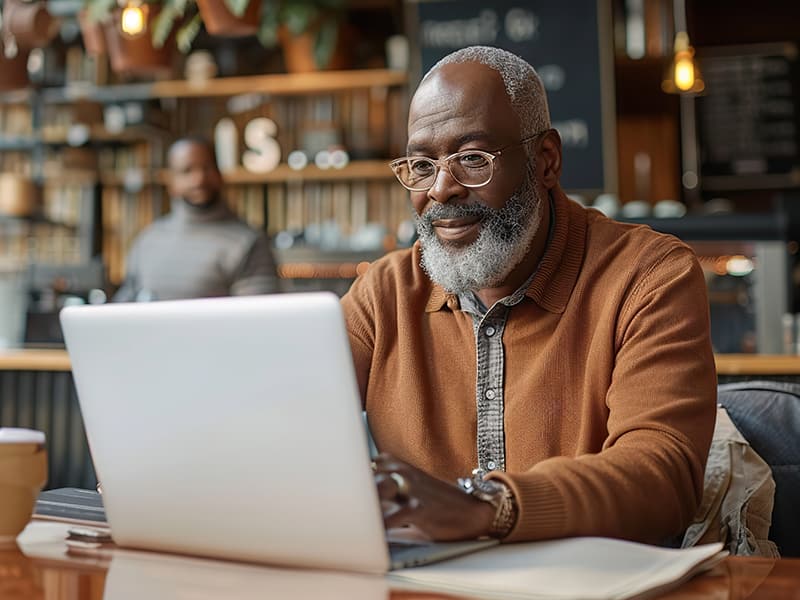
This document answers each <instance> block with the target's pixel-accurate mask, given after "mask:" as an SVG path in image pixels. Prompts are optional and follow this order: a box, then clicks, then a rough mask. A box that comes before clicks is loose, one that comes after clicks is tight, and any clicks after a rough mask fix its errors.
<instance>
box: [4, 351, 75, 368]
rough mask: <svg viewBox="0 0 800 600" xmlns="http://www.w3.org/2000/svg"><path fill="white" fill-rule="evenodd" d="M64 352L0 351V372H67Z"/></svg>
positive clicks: (68, 363)
mask: <svg viewBox="0 0 800 600" xmlns="http://www.w3.org/2000/svg"><path fill="white" fill-rule="evenodd" d="M69 370H70V362H69V356H68V355H67V352H66V350H39V349H36V350H34V349H25V350H0V371H69Z"/></svg>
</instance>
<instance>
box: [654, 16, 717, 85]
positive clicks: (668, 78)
mask: <svg viewBox="0 0 800 600" xmlns="http://www.w3.org/2000/svg"><path fill="white" fill-rule="evenodd" d="M705 88H706V84H705V83H704V82H703V78H702V76H701V75H700V68H699V67H698V65H697V61H696V60H695V58H694V48H692V46H691V45H690V44H689V34H688V33H686V32H685V31H678V32H677V33H676V34H675V47H674V54H673V57H672V60H671V61H670V63H669V67H668V69H667V72H666V73H665V75H664V79H663V81H662V82H661V89H662V90H664V91H665V92H667V93H668V94H698V93H700V92H702V91H703V90H704V89H705Z"/></svg>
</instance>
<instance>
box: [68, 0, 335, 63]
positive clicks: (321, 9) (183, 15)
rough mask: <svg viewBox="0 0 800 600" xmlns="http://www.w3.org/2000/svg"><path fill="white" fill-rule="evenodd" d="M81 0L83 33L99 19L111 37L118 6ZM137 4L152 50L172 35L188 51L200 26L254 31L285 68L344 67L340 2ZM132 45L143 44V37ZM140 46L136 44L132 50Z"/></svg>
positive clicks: (109, 0)
mask: <svg viewBox="0 0 800 600" xmlns="http://www.w3.org/2000/svg"><path fill="white" fill-rule="evenodd" d="M84 1H85V11H86V12H85V15H86V18H85V19H84V20H83V21H86V25H87V27H86V28H84V32H85V34H84V35H85V37H88V35H89V32H88V25H90V24H91V23H97V22H102V23H103V24H104V29H105V37H106V41H108V39H109V37H110V36H112V35H114V31H113V30H112V27H111V26H110V25H111V23H114V24H116V23H118V22H119V11H120V10H121V9H120V8H119V6H118V4H117V0H84ZM133 1H136V0H133ZM192 4H196V6H197V11H196V12H194V13H192V10H191V9H190V6H191V5H192ZM142 7H143V8H146V9H148V10H147V12H148V14H149V18H150V19H151V20H150V23H151V24H150V25H149V29H150V30H151V35H150V36H149V39H150V40H151V41H152V46H153V47H154V48H156V49H159V48H163V47H165V46H166V45H168V43H169V40H170V37H171V36H172V35H174V37H175V41H176V43H177V46H178V48H179V49H180V50H181V51H182V52H188V51H189V50H190V48H191V46H192V42H193V41H194V39H195V37H196V36H197V34H198V33H199V31H200V28H201V27H202V26H203V25H205V26H206V30H207V31H208V32H209V33H211V34H212V35H231V36H237V35H251V34H253V33H255V34H256V35H257V36H258V39H259V41H260V42H261V43H262V44H263V45H264V46H265V47H268V48H271V47H275V46H278V45H280V46H281V47H282V48H283V54H284V62H285V63H286V67H287V70H289V71H291V72H303V71H311V70H316V69H322V68H344V67H346V66H348V65H347V64H346V60H343V56H345V55H346V53H344V52H342V51H343V50H344V48H345V45H344V44H342V40H341V37H342V36H341V35H340V30H341V22H342V15H343V14H344V0H161V1H157V0H143V2H142ZM259 12H260V16H259ZM176 25H177V26H176ZM82 27H83V22H82ZM117 29H118V28H117ZM138 43H139V45H140V46H142V45H143V41H139V42H138ZM87 45H88V41H87ZM114 45H117V46H119V45H120V44H119V43H116V42H115V44H114ZM109 46H111V45H110V44H109ZM144 50H145V49H144V48H139V49H137V50H136V54H139V53H141V52H143V51H144ZM125 54H127V55H130V54H132V52H131V51H128V52H126V53H125ZM109 55H110V57H111V59H112V67H114V69H115V70H119V69H118V68H117V67H115V66H114V56H115V55H116V53H115V52H114V49H112V48H111V47H109ZM117 62H118V63H119V61H117Z"/></svg>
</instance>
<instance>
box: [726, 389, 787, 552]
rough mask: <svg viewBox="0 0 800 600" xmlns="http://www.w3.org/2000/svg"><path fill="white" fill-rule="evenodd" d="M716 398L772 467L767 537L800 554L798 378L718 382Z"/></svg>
mask: <svg viewBox="0 0 800 600" xmlns="http://www.w3.org/2000/svg"><path fill="white" fill-rule="evenodd" d="M717 401H718V403H719V404H720V405H722V406H724V407H725V409H726V410H727V412H728V414H729V416H730V418H731V420H732V421H733V423H734V424H735V425H736V427H737V429H739V431H740V432H741V433H742V435H743V436H744V437H745V438H746V439H747V441H748V442H749V443H750V445H751V446H752V448H753V449H754V450H755V451H756V452H757V453H758V454H759V455H760V456H761V458H763V459H764V461H765V462H766V463H767V464H768V465H769V466H770V468H771V469H772V476H773V478H774V479H775V504H774V507H773V510H772V525H771V527H770V530H769V539H770V540H771V541H773V542H774V543H775V544H776V545H777V546H778V549H779V550H780V553H781V555H782V556H800V383H784V382H777V381H745V382H737V383H728V384H723V385H720V386H719V388H718V398H717Z"/></svg>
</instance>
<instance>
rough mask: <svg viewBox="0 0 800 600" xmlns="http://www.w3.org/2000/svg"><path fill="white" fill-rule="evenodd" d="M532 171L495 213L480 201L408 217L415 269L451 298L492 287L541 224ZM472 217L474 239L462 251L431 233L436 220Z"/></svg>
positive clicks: (522, 254) (519, 257)
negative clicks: (414, 236) (415, 240)
mask: <svg viewBox="0 0 800 600" xmlns="http://www.w3.org/2000/svg"><path fill="white" fill-rule="evenodd" d="M532 181H533V169H532V168H529V169H528V174H527V177H525V180H524V181H523V182H522V184H521V185H520V186H519V188H517V190H516V191H515V192H514V193H513V194H512V195H511V197H510V198H509V199H508V202H506V205H505V206H504V207H503V208H501V209H500V210H495V209H493V208H490V207H488V206H486V205H485V204H482V203H475V204H468V205H458V204H449V203H448V204H439V203H436V202H435V203H434V204H433V205H432V206H431V207H430V208H429V209H428V210H427V211H426V212H425V213H423V214H422V215H417V214H416V212H414V213H413V217H414V223H415V225H416V227H417V233H418V235H419V240H420V247H421V249H422V263H421V266H422V268H423V269H424V270H425V272H426V273H427V274H428V276H429V277H430V278H431V279H432V280H433V281H434V282H435V283H438V284H439V285H441V286H442V287H443V288H444V289H445V290H447V291H448V292H450V293H453V294H461V293H463V292H467V291H477V290H481V289H485V288H490V287H496V286H497V285H499V284H501V283H502V282H503V281H504V280H505V278H506V277H508V275H509V274H510V273H511V271H512V270H513V269H514V268H515V267H516V266H517V265H519V264H520V263H521V262H522V260H523V258H525V255H526V254H527V252H528V250H529V249H530V247H531V243H532V242H533V238H534V236H535V235H536V232H537V231H538V230H539V226H540V225H541V221H542V203H541V199H540V198H539V194H538V192H537V190H536V186H534V185H533V183H532ZM474 216H478V217H479V218H480V220H481V231H480V234H479V235H478V239H477V240H475V241H474V242H473V243H472V244H470V245H469V246H466V247H459V246H455V245H453V244H446V243H443V242H442V241H441V240H440V239H439V238H438V237H437V236H436V233H435V231H434V227H433V222H434V221H436V220H438V219H457V218H464V217H474Z"/></svg>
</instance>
